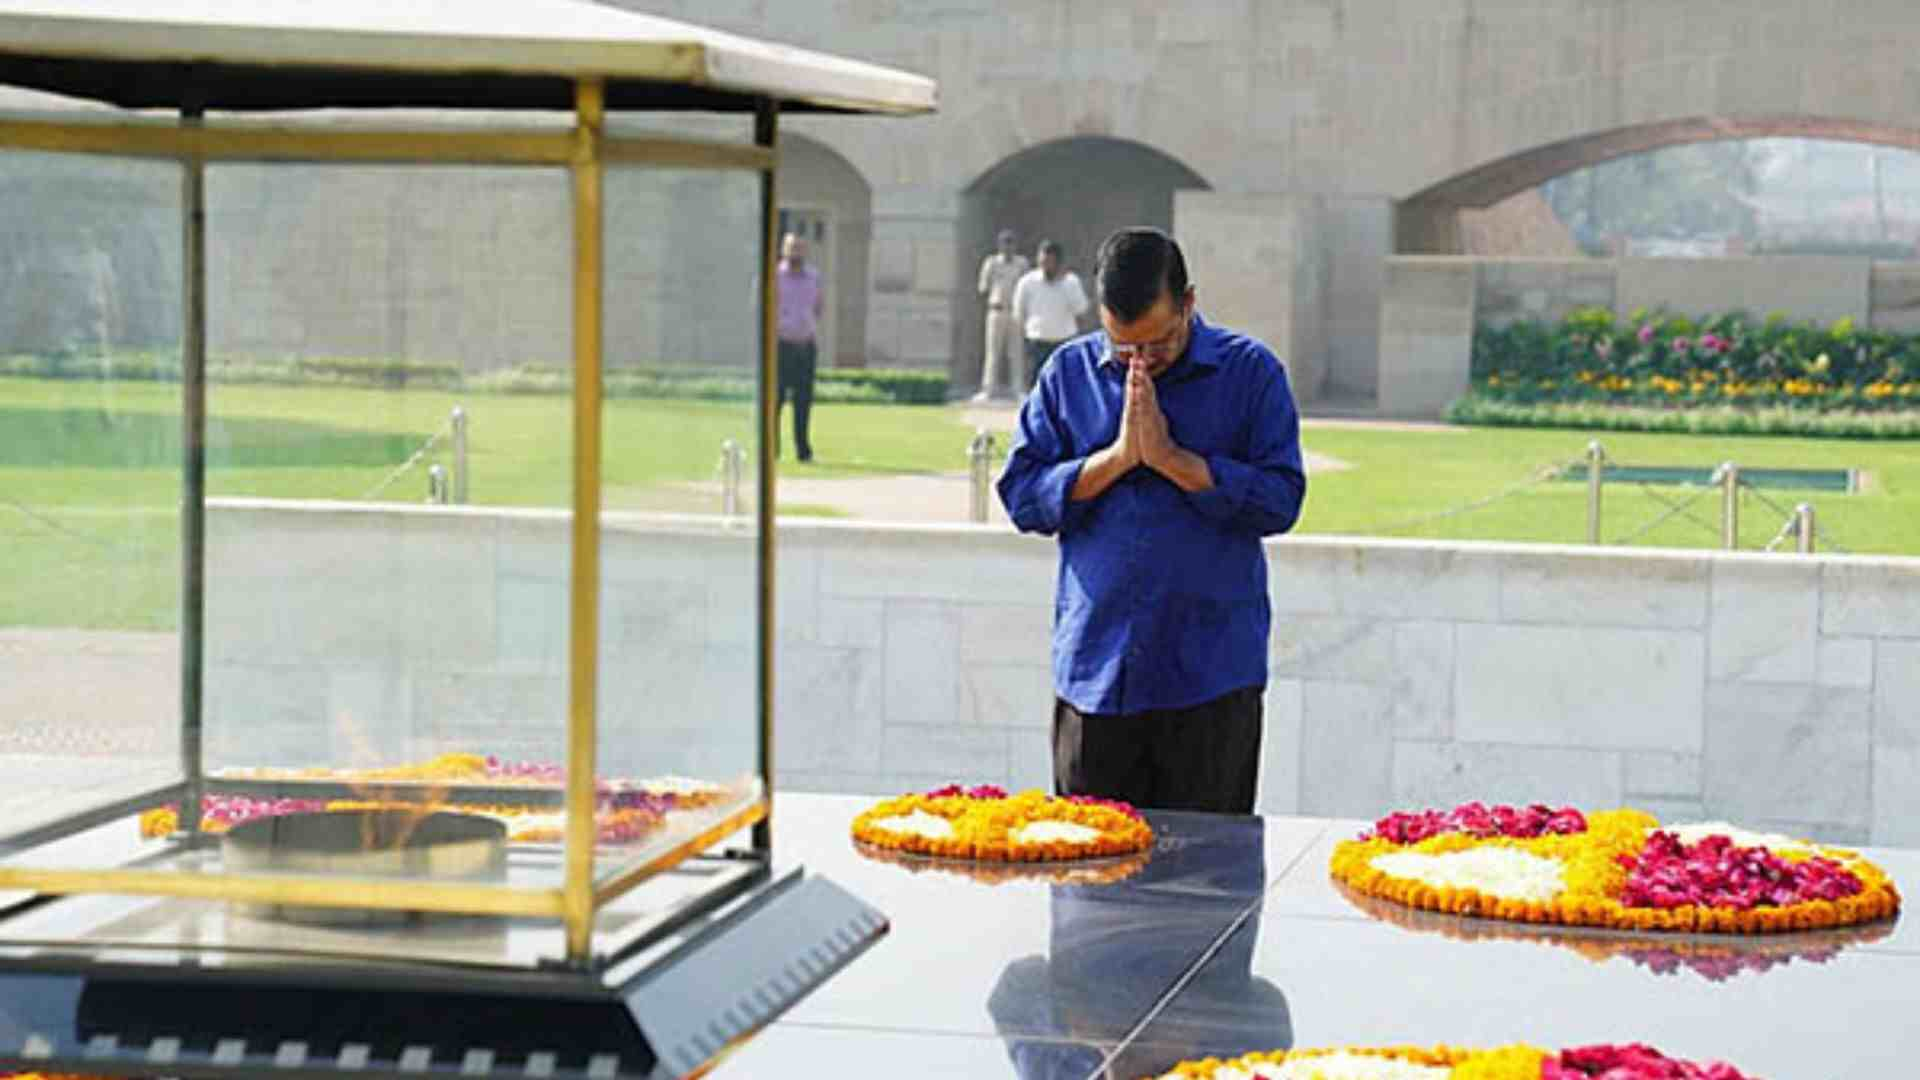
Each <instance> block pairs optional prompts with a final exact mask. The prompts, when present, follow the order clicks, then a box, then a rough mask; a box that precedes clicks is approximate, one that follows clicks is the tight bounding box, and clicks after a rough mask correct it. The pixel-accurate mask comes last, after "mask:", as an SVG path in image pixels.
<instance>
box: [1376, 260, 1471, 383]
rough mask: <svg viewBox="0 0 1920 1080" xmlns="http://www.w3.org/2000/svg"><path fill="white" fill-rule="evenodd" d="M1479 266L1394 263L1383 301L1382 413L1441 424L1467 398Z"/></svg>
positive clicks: (1460, 262) (1461, 262) (1389, 268)
mask: <svg viewBox="0 0 1920 1080" xmlns="http://www.w3.org/2000/svg"><path fill="white" fill-rule="evenodd" d="M1477 277H1478V270H1477V267H1476V265H1475V261H1474V260H1472V259H1463V258H1447V257H1434V256H1419V255H1411V256H1408V255H1397V256H1394V257H1392V258H1389V259H1388V260H1387V282H1386V291H1385V293H1384V294H1382V296H1381V298H1380V412H1381V413H1382V414H1384V415H1387V416H1404V417H1410V418H1418V419H1429V420H1431V419H1438V418H1439V416H1440V414H1441V412H1442V411H1443V410H1444V409H1445V408H1446V407H1447V403H1448V402H1450V401H1452V400H1453V399H1454V398H1456V397H1459V396H1460V395H1461V394H1464V393H1466V391H1467V385H1468V376H1469V372H1470V366H1471V362H1472V358H1473V320H1474V294H1475V283H1476V278H1477Z"/></svg>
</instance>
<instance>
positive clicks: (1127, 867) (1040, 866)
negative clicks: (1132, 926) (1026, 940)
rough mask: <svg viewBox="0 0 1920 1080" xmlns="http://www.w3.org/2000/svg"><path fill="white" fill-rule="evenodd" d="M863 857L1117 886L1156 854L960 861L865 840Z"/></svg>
mask: <svg viewBox="0 0 1920 1080" xmlns="http://www.w3.org/2000/svg"><path fill="white" fill-rule="evenodd" d="M854 850H855V851H858V852H859V853H860V856H861V858H865V859H871V860H873V861H874V862H880V863H886V864H888V865H889V866H897V867H899V868H901V869H902V870H905V871H906V872H908V873H910V874H925V873H932V874H939V875H942V876H946V877H960V878H965V879H967V880H968V881H971V882H974V883H976V884H979V885H1005V884H1007V883H1008V882H1014V881H1027V882H1038V883H1040V884H1042V885H1113V884H1117V883H1119V882H1122V881H1125V880H1127V879H1128V878H1130V877H1132V876H1133V875H1135V874H1137V873H1139V872H1140V871H1141V870H1143V869H1145V868H1146V865H1147V863H1148V861H1150V860H1151V858H1152V853H1151V852H1148V851H1136V852H1134V853H1133V854H1131V855H1118V856H1110V857H1106V858H1091V857H1089V858H1084V859H1077V860H1075V861H1073V862H1043V863H1033V862H957V861H955V860H952V859H942V858H937V857H934V856H929V855H916V854H914V853H912V852H907V851H894V850H891V849H888V848H883V847H879V846H877V845H874V844H869V843H865V842H861V843H857V844H855V845H854Z"/></svg>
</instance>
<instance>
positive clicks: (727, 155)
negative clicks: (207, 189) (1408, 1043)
mask: <svg viewBox="0 0 1920 1080" xmlns="http://www.w3.org/2000/svg"><path fill="white" fill-rule="evenodd" d="M0 147H6V148H8V149H12V150H39V151H44V152H47V153H55V154H100V155H107V156H111V157H146V158H165V159H168V160H179V159H183V158H198V159H200V160H202V161H263V162H314V163H326V162H359V163H377V162H392V163H395V164H406V165H435V164H447V165H548V166H553V167H566V166H571V165H573V164H574V156H575V154H576V153H577V151H578V149H579V132H578V129H575V130H573V131H537V130H526V131H399V130H382V129H378V128H290V127H267V126H255V127H204V126H191V127H171V126H163V125H160V124H99V123H84V122H73V121H44V120H9V119H0ZM600 147H601V149H600V159H601V160H602V161H604V162H607V163H609V164H616V165H647V166H651V167H654V168H669V169H739V170H766V169H771V168H773V166H774V153H773V151H771V150H768V149H765V148H763V147H759V146H751V145H747V144H744V143H720V142H710V141H704V140H698V139H664V138H657V137H627V138H622V137H620V136H617V135H607V134H605V133H604V130H603V131H602V134H601V138H600Z"/></svg>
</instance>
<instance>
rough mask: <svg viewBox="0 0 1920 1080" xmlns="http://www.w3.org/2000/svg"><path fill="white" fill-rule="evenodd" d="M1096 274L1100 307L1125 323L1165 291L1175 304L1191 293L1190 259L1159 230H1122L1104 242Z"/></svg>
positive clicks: (1098, 257)
mask: <svg viewBox="0 0 1920 1080" xmlns="http://www.w3.org/2000/svg"><path fill="white" fill-rule="evenodd" d="M1093 266H1094V269H1093V277H1094V282H1095V288H1096V289H1097V291H1098V292H1099V294H1100V306H1101V307H1104V308H1106V309H1107V310H1108V311H1111V312H1113V314H1114V317H1115V318H1117V319H1119V320H1120V321H1121V322H1132V321H1134V320H1135V319H1138V318H1139V317H1140V316H1142V315H1145V314H1146V313H1147V309H1148V308H1151V307H1153V305H1154V303H1155V302H1156V301H1158V300H1159V299H1160V296H1161V294H1162V293H1163V292H1164V293H1165V294H1166V295H1168V296H1170V297H1172V298H1173V302H1174V303H1175V304H1178V303H1180V302H1181V301H1183V300H1185V299H1186V296H1187V259H1186V256H1184V255H1182V254H1180V245H1179V244H1178V243H1176V242H1175V241H1174V239H1173V237H1171V236H1168V235H1167V234H1166V233H1163V232H1161V231H1160V230H1159V229H1154V228H1148V227H1146V226H1136V227H1134V228H1131V229H1121V230H1120V231H1119V232H1116V233H1114V234H1113V235H1112V236H1109V237H1107V238H1106V239H1105V240H1103V241H1101V243H1100V253H1099V254H1098V255H1097V256H1095V258H1094V264H1093Z"/></svg>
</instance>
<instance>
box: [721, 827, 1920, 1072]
mask: <svg viewBox="0 0 1920 1080" xmlns="http://www.w3.org/2000/svg"><path fill="white" fill-rule="evenodd" d="M870 801H871V800H868V799H861V798H835V797H822V796H793V795H782V796H779V797H778V798H776V802H775V818H774V821H775V825H774V829H775V834H776V837H778V839H777V840H776V849H777V850H779V851H780V852H781V853H782V857H783V858H793V859H797V860H799V861H803V862H805V863H806V865H807V867H808V868H809V870H810V872H814V873H820V874H824V875H825V876H828V877H830V878H832V879H834V880H835V881H837V882H838V883H840V884H841V885H843V886H845V887H847V888H848V889H850V890H851V891H853V892H854V893H855V894H856V895H859V896H861V897H862V898H863V899H866V900H867V901H869V902H871V903H873V904H875V905H876V906H878V907H879V908H880V909H881V910H882V911H884V912H886V913H887V915H888V916H889V918H890V919H891V920H892V924H893V930H892V933H891V934H890V935H889V937H888V938H887V939H886V940H883V941H882V942H881V943H880V944H879V945H878V946H876V947H875V948H874V949H873V950H872V951H871V952H870V953H868V954H867V955H866V956H864V957H862V958H861V959H859V960H857V961H856V962H854V963H853V964H852V965H851V966H850V967H849V968H848V969H847V970H846V971H844V972H842V973H841V974H840V975H838V976H836V977H835V978H833V979H832V980H829V981H828V982H827V984H826V985H825V986H823V987H821V988H820V989H819V990H818V991H816V992H815V993H814V994H813V996H812V997H810V998H809V999H807V1000H806V1001H804V1002H802V1003H801V1004H800V1005H799V1006H797V1007H796V1009H795V1010H794V1011H793V1012H792V1013H791V1014H789V1016H788V1017H787V1018H786V1019H785V1020H784V1021H783V1022H781V1023H779V1024H777V1025H775V1026H774V1028H772V1029H771V1030H770V1031H769V1032H767V1033H766V1034H764V1035H763V1036H761V1037H760V1039H758V1040H756V1041H755V1042H754V1043H752V1044H749V1046H748V1047H747V1048H745V1049H744V1050H742V1051H741V1053H740V1055H739V1056H738V1057H737V1059H736V1061H735V1062H734V1063H730V1064H729V1065H728V1066H723V1068H722V1069H721V1070H720V1071H719V1075H722V1076H742V1077H754V1076H769V1075H832V1076H835V1077H836V1078H859V1077H865V1076H873V1077H876V1078H879V1077H887V1078H891V1077H893V1076H897V1075H899V1074H900V1072H901V1071H902V1065H903V1063H905V1064H906V1065H907V1066H908V1069H907V1071H910V1072H911V1074H912V1075H915V1076H938V1077H945V1076H953V1077H960V1076H966V1077H982V1078H997V1077H1016V1078H1019V1080H1139V1078H1140V1077H1143V1076H1153V1075H1158V1074H1159V1073H1161V1072H1164V1071H1165V1069H1167V1068H1168V1067H1169V1066H1171V1065H1172V1064H1174V1063H1175V1062H1178V1061H1181V1060H1188V1059H1193V1058H1199V1057H1207V1056H1225V1055H1233V1054H1241V1053H1245V1052H1247V1051H1250V1050H1259V1049H1274V1048H1279V1047H1285V1046H1289V1045H1297V1046H1325V1045H1334V1044H1363V1045H1379V1044H1390V1043H1425V1044H1431V1043H1439V1042H1445V1043H1450V1044H1454V1045H1499V1044H1502V1043H1507V1042H1513V1041H1517V1040H1526V1041H1529V1042H1533V1043H1535V1044H1538V1045H1543V1046H1573V1045H1584V1044H1591V1043H1602V1042H1634V1041H1640V1042H1647V1043H1650V1044H1653V1045H1656V1046H1658V1047H1660V1048H1661V1049H1662V1050H1664V1051H1666V1052H1668V1053H1671V1054H1675V1055H1679V1056H1684V1057H1688V1058H1693V1059H1723V1060H1726V1061H1729V1062H1731V1063H1732V1064H1734V1065H1737V1066H1739V1067H1740V1068H1741V1069H1743V1070H1745V1071H1747V1072H1749V1073H1750V1074H1753V1075H1757V1076H1763V1077H1767V1078H1768V1080H1851V1078H1855V1077H1859V1078H1870V1080H1882V1078H1885V1077H1893V1076H1906V1075H1909V1074H1910V1073H1912V1072H1913V1069H1912V1068H1911V1062H1912V1061H1913V1060H1914V1059H1915V1058H1916V1057H1920V1026H1916V1025H1914V1024H1912V1023H1911V1012H1912V1004H1911V1003H1912V1000H1913V993H1912V987H1913V986H1915V985H1916V984H1920V927H1909V926H1908V925H1907V922H1906V921H1904V920H1903V921H1899V922H1896V923H1893V924H1891V925H1889V924H1879V925H1877V926H1873V927H1863V928H1856V929H1855V930H1853V931H1830V932H1824V933H1819V934H1797V935H1790V936H1785V937H1772V938H1759V939H1754V938H1725V937H1720V938H1713V939H1709V940H1705V941H1701V940H1698V939H1685V940H1673V939H1664V938H1658V939H1653V940H1648V938H1649V936H1648V935H1628V934H1616V933H1607V932H1569V931H1566V930H1565V929H1564V928H1558V929H1556V930H1554V931H1545V930H1540V931H1535V929H1534V928H1530V927H1525V926H1517V925H1509V924H1498V923H1494V924H1488V923H1483V922H1477V921H1471V920H1463V919H1457V918H1454V917H1449V916H1431V918H1432V919H1434V920H1444V925H1442V924H1441V923H1429V922H1427V921H1424V920H1422V919H1421V918H1419V917H1420V916H1423V915H1425V913H1417V912H1402V913H1403V914H1406V915H1409V916H1413V917H1414V918H1410V919H1409V920H1407V921H1406V923H1405V925H1399V923H1400V922H1401V920H1397V919H1396V920H1393V921H1392V922H1391V923H1390V922H1388V921H1385V920H1386V919H1387V918H1390V917H1391V916H1390V915H1389V914H1388V913H1374V912H1371V911H1369V910H1365V909H1363V908H1362V907H1361V906H1359V905H1358V904H1356V903H1355V902H1354V901H1351V900H1349V899H1348V898H1347V897H1346V896H1344V895H1342V893H1341V891H1340V890H1339V889H1338V888H1337V887H1336V886H1335V884H1334V883H1333V882H1332V881H1331V880H1330V879H1329V878H1328V875H1327V863H1328V859H1329V857H1330V855H1331V853H1332V847H1333V845H1334V844H1335V843H1336V842H1338V841H1339V840H1341V839H1344V838H1346V837H1349V836H1352V835H1354V834H1355V833H1357V832H1358V831H1360V830H1361V829H1363V828H1364V827H1365V826H1366V824H1367V823H1366V822H1362V821H1328V820H1324V819H1311V818H1267V819H1264V820H1262V819H1252V818H1230V817H1211V816H1208V815H1199V814H1160V813H1150V814H1149V815H1148V816H1149V820H1151V821H1152V822H1153V824H1154V827H1155V830H1156V832H1157V833H1158V837H1159V842H1158V844H1157V845H1156V848H1155V851H1154V853H1153V855H1152V858H1151V859H1150V860H1149V861H1148V863H1147V865H1146V866H1144V867H1141V868H1139V869H1138V870H1137V871H1135V872H1133V873H1132V874H1131V875H1130V876H1128V877H1126V878H1125V879H1123V880H1120V881H1117V882H1112V883H1107V884H1090V885H1077V884H1051V883H1048V882H1047V881H1046V880H1045V879H1032V878H1027V877H1023V876H1019V875H1012V876H1011V877H1010V879H1009V880H1005V881H1000V882H998V883H989V882H988V881H986V880H976V879H974V878H972V877H969V876H963V875H956V874H949V873H939V872H932V871H926V872H917V873H916V872H913V871H912V870H909V869H906V868H902V867H900V866H896V865H892V864H889V863H883V862H879V861H875V860H871V859H868V858H866V857H864V856H862V855H860V854H859V853H857V852H856V851H855V850H854V846H853V843H852V841H851V839H850V838H849V836H848V835H847V827H848V823H849V822H850V821H851V819H852V817H853V816H854V815H855V814H857V813H858V812H859V811H860V810H861V809H863V808H864V807H865V806H866V805H868V803H869V802H870ZM1863 854H1865V855H1867V857H1869V858H1872V859H1874V860H1875V861H1876V862H1878V863H1879V864H1880V865H1881V866H1882V867H1884V868H1885V869H1886V870H1887V871H1888V872H1889V873H1890V874H1892V875H1893V877H1894V879H1895V881H1896V882H1913V881H1920V852H1907V851H1886V850H1878V851H1866V852H1863ZM1563 939H1564V940H1563ZM1668 954H1677V955H1668ZM1596 961H1599V962H1596ZM1674 964H1677V965H1678V967H1673V966H1672V965H1674ZM1736 972H1737V977H1731V978H1720V979H1716V978H1714V976H1716V975H1719V974H1723V973H1725V974H1734V973H1736ZM1756 1021H1757V1022H1756ZM1841 1036H1844V1037H1841ZM736 1065H737V1066H738V1067H735V1066H736Z"/></svg>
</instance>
